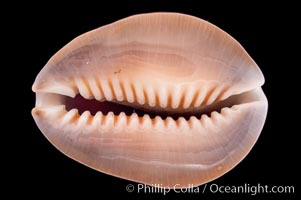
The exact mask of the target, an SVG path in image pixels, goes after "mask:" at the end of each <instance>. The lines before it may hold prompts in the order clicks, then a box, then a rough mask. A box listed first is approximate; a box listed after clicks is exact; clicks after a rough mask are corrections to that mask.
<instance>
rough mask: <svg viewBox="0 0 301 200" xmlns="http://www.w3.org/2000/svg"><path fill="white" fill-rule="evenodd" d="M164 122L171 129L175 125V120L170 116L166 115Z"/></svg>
mask: <svg viewBox="0 0 301 200" xmlns="http://www.w3.org/2000/svg"><path fill="white" fill-rule="evenodd" d="M164 123H165V126H166V128H168V129H172V128H174V127H176V126H177V124H176V121H175V120H174V119H173V118H171V117H167V118H166V119H165V120H164Z"/></svg>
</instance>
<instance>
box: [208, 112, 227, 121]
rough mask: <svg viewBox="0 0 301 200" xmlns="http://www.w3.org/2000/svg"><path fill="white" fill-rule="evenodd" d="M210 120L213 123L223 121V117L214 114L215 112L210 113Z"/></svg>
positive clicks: (216, 113)
mask: <svg viewBox="0 0 301 200" xmlns="http://www.w3.org/2000/svg"><path fill="white" fill-rule="evenodd" d="M210 118H211V120H212V122H213V123H216V122H219V121H220V120H224V118H223V116H222V115H221V114H220V113H218V112H216V111H214V112H212V113H211V116H210Z"/></svg>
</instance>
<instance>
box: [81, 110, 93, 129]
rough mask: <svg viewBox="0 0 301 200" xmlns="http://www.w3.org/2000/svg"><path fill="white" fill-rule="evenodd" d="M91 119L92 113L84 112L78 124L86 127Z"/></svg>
mask: <svg viewBox="0 0 301 200" xmlns="http://www.w3.org/2000/svg"><path fill="white" fill-rule="evenodd" d="M91 117H92V116H91V113H90V111H85V112H83V113H82V114H81V115H80V117H79V120H78V124H79V125H80V126H84V125H86V124H87V123H88V121H90V119H91Z"/></svg>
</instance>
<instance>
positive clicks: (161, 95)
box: [157, 86, 168, 108]
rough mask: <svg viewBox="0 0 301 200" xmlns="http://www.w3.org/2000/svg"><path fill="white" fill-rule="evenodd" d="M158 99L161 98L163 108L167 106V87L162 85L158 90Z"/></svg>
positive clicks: (160, 102)
mask: <svg viewBox="0 0 301 200" xmlns="http://www.w3.org/2000/svg"><path fill="white" fill-rule="evenodd" d="M157 96H158V99H159V104H160V107H161V108H166V107H167V105H168V93H167V88H166V87H164V86H162V87H160V88H159V90H158V94H157Z"/></svg>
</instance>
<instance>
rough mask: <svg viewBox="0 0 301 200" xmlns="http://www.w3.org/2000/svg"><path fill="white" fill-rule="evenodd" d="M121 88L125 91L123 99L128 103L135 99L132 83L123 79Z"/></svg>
mask: <svg viewBox="0 0 301 200" xmlns="http://www.w3.org/2000/svg"><path fill="white" fill-rule="evenodd" d="M123 89H124V91H126V92H125V99H126V101H127V102H130V103H133V102H134V100H135V96H134V93H133V87H132V85H131V84H130V82H129V81H127V80H124V81H123Z"/></svg>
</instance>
